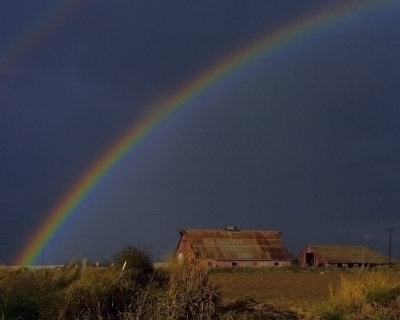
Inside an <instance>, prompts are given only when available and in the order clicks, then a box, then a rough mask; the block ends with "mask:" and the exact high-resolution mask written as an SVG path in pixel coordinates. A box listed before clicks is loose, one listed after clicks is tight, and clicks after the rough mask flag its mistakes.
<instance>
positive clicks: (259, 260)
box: [176, 227, 292, 268]
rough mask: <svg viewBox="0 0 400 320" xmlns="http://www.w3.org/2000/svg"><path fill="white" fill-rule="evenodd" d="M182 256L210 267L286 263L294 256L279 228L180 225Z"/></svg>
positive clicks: (180, 252)
mask: <svg viewBox="0 0 400 320" xmlns="http://www.w3.org/2000/svg"><path fill="white" fill-rule="evenodd" d="M178 231H179V234H180V240H179V243H178V247H177V250H176V257H177V259H178V260H183V259H185V258H186V259H188V260H189V261H191V262H193V263H199V264H202V265H204V266H208V267H210V268H232V267H233V268H235V267H273V266H276V267H282V266H290V265H291V260H292V259H291V257H290V254H289V252H288V250H287V249H286V246H285V244H284V242H283V240H282V236H281V233H280V232H278V231H263V230H240V229H239V228H238V227H225V229H212V230H207V229H180V230H178Z"/></svg>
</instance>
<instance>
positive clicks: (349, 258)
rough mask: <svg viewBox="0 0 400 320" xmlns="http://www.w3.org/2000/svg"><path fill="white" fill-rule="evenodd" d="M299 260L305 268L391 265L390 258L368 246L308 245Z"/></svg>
mask: <svg viewBox="0 0 400 320" xmlns="http://www.w3.org/2000/svg"><path fill="white" fill-rule="evenodd" d="M298 260H299V263H300V265H301V266H303V267H304V266H311V267H338V268H342V267H343V268H354V267H363V266H378V265H385V264H388V263H389V257H387V256H385V255H384V254H382V253H380V252H378V251H375V250H373V249H371V248H370V247H368V246H331V245H307V246H306V247H305V248H304V249H303V250H302V251H301V252H300V254H299V256H298Z"/></svg>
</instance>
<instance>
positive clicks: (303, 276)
mask: <svg viewBox="0 0 400 320" xmlns="http://www.w3.org/2000/svg"><path fill="white" fill-rule="evenodd" d="M341 274H342V272H340V271H329V270H328V271H298V272H295V271H293V270H274V271H271V270H254V271H251V272H243V271H240V270H238V271H232V272H227V271H216V272H211V273H210V274H209V279H210V281H211V282H213V283H215V284H217V285H218V287H219V288H220V290H221V291H222V296H223V299H224V300H225V301H226V302H232V301H235V300H240V299H247V298H250V299H254V300H257V301H262V302H267V303H272V304H277V305H279V306H283V307H285V308H288V309H291V310H293V311H297V312H299V313H301V314H304V315H308V314H310V312H311V311H312V310H313V309H314V308H315V307H316V306H317V305H318V304H319V303H321V302H323V301H326V300H328V299H329V290H330V288H332V289H335V288H337V287H338V286H339V283H340V275H341Z"/></svg>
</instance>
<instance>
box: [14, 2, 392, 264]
mask: <svg viewBox="0 0 400 320" xmlns="http://www.w3.org/2000/svg"><path fill="white" fill-rule="evenodd" d="M388 2H391V1H389V0H388V1H382V0H377V1H366V0H361V1H360V0H357V1H346V2H343V3H340V4H336V5H334V6H331V7H329V8H326V9H324V10H322V11H318V12H312V13H310V14H308V15H305V16H302V17H300V18H298V19H296V20H293V21H292V22H290V23H289V24H285V25H284V26H282V27H280V28H277V29H276V30H274V31H273V32H268V33H267V34H265V35H263V36H261V37H260V38H258V39H257V40H255V41H254V42H252V43H250V44H249V45H247V46H246V47H244V48H243V49H240V50H238V51H236V52H233V53H232V54H230V55H228V56H227V57H225V58H224V59H222V60H220V61H218V62H217V63H215V64H214V65H213V66H212V67H210V68H209V69H208V70H206V71H204V72H202V73H200V74H199V75H197V77H195V78H193V79H192V80H191V81H190V82H188V83H187V84H185V85H183V86H182V87H180V88H179V89H178V90H176V91H175V92H174V93H172V94H171V95H170V96H169V97H168V98H167V99H166V100H165V101H163V102H162V103H159V104H158V105H157V106H156V107H155V108H154V109H153V111H152V112H151V113H150V114H148V115H147V116H145V117H143V118H142V119H141V120H140V121H137V122H135V123H134V124H133V125H132V126H131V127H130V128H129V129H128V130H127V131H126V132H125V133H124V134H123V135H122V136H121V137H120V138H119V139H117V140H116V142H115V143H114V144H112V145H111V147H110V148H108V149H107V150H106V151H105V152H104V153H103V154H102V155H101V156H100V157H99V158H98V160H97V161H95V162H94V163H93V164H92V165H91V166H90V170H88V171H87V172H86V173H85V174H84V175H82V176H81V177H79V178H78V179H77V181H76V183H75V184H73V185H72V186H71V188H70V189H69V190H68V191H67V192H66V193H65V194H64V196H63V197H62V198H61V199H60V200H59V201H58V203H56V205H55V206H54V207H53V208H51V210H50V211H49V212H48V213H47V215H46V217H45V219H44V220H43V221H42V223H41V224H40V226H39V228H38V229H37V230H35V232H34V233H33V234H32V236H31V237H30V238H29V240H28V242H27V243H26V246H25V247H24V248H23V250H22V251H21V252H20V253H19V254H18V256H17V257H16V259H15V264H16V265H30V264H34V263H35V262H36V261H37V259H38V257H39V256H40V254H41V251H42V248H43V247H44V246H45V245H46V244H47V243H49V242H50V241H51V240H52V238H53V237H54V235H55V234H56V232H57V231H58V230H59V229H60V227H61V226H62V225H63V224H64V222H65V221H66V219H67V218H68V217H69V216H70V215H71V214H73V212H74V210H75V209H76V208H77V207H78V206H79V205H80V203H81V202H82V201H83V199H84V198H85V197H86V196H87V195H88V194H89V193H90V192H91V191H92V190H93V189H94V188H95V187H96V185H97V184H98V183H99V181H100V180H101V179H102V178H103V177H104V176H105V175H107V173H108V172H110V170H111V169H112V168H113V167H114V166H115V165H116V163H118V161H120V160H121V158H122V157H124V155H126V154H127V153H128V152H129V151H130V150H132V149H133V148H135V146H136V145H137V144H138V143H139V142H140V141H141V140H143V139H144V138H145V137H146V136H147V135H148V134H149V132H151V131H152V130H153V129H154V128H155V127H157V126H158V125H159V124H160V123H161V122H162V121H163V120H164V119H166V118H167V117H170V116H171V115H172V114H173V113H174V112H176V111H177V110H179V109H180V108H182V107H183V106H184V105H185V104H186V103H187V102H188V101H190V100H192V99H194V98H195V97H196V96H198V95H199V93H201V92H203V91H204V90H206V89H207V88H210V87H211V86H212V85H213V84H215V83H216V82H218V81H219V80H221V79H222V78H224V77H227V76H228V75H229V74H231V73H233V71H235V70H237V69H238V68H240V67H242V66H244V65H245V64H246V62H250V61H251V60H252V59H254V58H256V57H258V56H261V55H264V54H268V53H270V52H271V51H273V50H274V49H276V48H279V47H281V46H282V45H284V44H285V43H287V42H289V41H290V40H292V39H294V38H298V37H299V36H301V35H303V34H306V33H307V32H308V31H310V30H313V29H315V28H318V27H322V26H325V25H327V24H329V22H332V21H336V20H338V19H339V18H341V17H345V16H347V15H351V14H353V13H356V12H359V11H360V10H364V9H368V8H373V7H375V6H377V5H378V4H379V5H381V4H383V3H388Z"/></svg>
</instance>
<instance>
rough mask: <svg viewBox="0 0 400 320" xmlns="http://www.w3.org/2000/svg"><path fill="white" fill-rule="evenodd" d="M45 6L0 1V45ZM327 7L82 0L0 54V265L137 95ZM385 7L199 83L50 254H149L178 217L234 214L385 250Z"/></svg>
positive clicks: (394, 157) (132, 108) (293, 245)
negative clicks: (21, 52)
mask: <svg viewBox="0 0 400 320" xmlns="http://www.w3.org/2000/svg"><path fill="white" fill-rule="evenodd" d="M46 3H47V2H46V1H41V2H40V4H41V5H40V6H39V5H37V6H35V5H33V4H31V5H26V3H23V2H22V1H15V2H13V4H7V5H6V4H1V5H0V9H3V10H0V12H2V15H1V17H3V16H4V19H0V26H1V28H2V30H6V32H4V33H2V34H1V35H0V44H1V45H2V46H4V44H6V43H8V42H9V41H10V39H11V38H12V37H13V35H14V36H15V34H18V30H20V28H23V27H24V26H26V25H27V24H29V22H28V21H30V19H31V18H33V17H35V16H37V14H38V13H39V12H40V10H41V9H40V8H44V7H45V6H46ZM329 3H331V1H307V3H304V2H303V3H299V2H298V1H290V2H279V3H277V2H258V3H254V4H252V5H249V4H248V3H247V2H246V3H245V2H235V3H232V2H231V1H219V2H214V1H209V2H207V3H204V2H196V3H189V2H186V1H174V2H172V3H171V2H169V3H168V4H166V3H164V2H161V1H146V2H143V3H140V2H139V3H138V2H131V1H116V2H113V3H110V2H107V1H96V2H86V3H85V4H83V5H82V6H81V7H80V8H79V9H78V10H75V11H73V12H70V14H69V16H68V18H67V19H65V20H64V21H63V22H62V23H59V24H56V25H55V26H54V29H53V30H52V32H49V33H48V34H47V36H46V37H45V38H43V39H40V41H38V42H37V44H36V46H35V47H34V48H33V49H32V50H31V51H30V52H29V54H27V55H25V56H23V59H21V61H18V63H15V62H14V61H13V65H12V66H11V67H10V66H7V65H6V66H4V65H2V66H1V69H0V74H1V75H2V77H1V79H2V80H0V104H1V111H0V112H1V114H2V116H1V117H0V133H1V135H0V147H1V153H2V157H1V167H0V177H1V182H0V189H1V197H0V210H1V212H2V214H1V217H0V225H1V238H0V241H1V246H0V250H1V251H0V261H2V260H3V261H6V260H8V261H9V259H10V258H11V257H12V256H13V255H15V252H16V251H17V250H19V248H20V247H21V246H22V244H23V243H24V241H26V239H27V237H28V235H29V234H31V233H32V232H33V231H34V230H35V229H36V228H37V226H38V225H39V224H40V222H41V221H42V219H43V217H44V215H45V213H46V212H47V211H48V209H49V208H50V207H51V206H52V205H53V204H54V203H55V202H56V201H57V199H59V197H60V196H61V195H62V194H63V193H64V192H65V191H66V190H67V189H68V187H69V186H71V184H72V183H73V182H74V181H75V180H76V179H77V177H79V176H80V175H81V174H82V173H83V172H85V170H87V168H88V166H89V165H90V163H91V162H92V161H93V160H94V159H96V158H97V157H98V156H99V154H101V152H103V150H105V149H106V148H107V146H108V145H110V144H111V143H112V142H113V141H115V139H116V137H118V136H119V135H120V134H121V133H122V132H123V131H124V130H125V129H126V128H127V127H128V126H129V125H130V124H131V123H132V122H133V121H134V120H135V119H137V118H138V116H139V115H140V114H141V113H142V112H144V110H145V109H146V107H147V106H148V103H149V102H152V101H154V100H157V99H162V98H164V97H166V96H168V95H169V94H170V93H171V92H172V91H173V90H174V89H175V88H177V87H178V86H180V85H181V84H182V83H185V82H187V81H189V80H190V79H192V78H193V77H194V76H195V75H196V74H197V73H198V72H199V71H202V70H204V69H206V68H207V67H209V66H210V65H212V64H213V63H214V62H215V61H218V59H220V58H221V57H223V56H225V55H227V54H229V53H231V52H232V51H233V50H235V49H237V48H240V47H243V46H244V45H246V44H247V43H248V42H249V41H251V40H252V39H255V38H257V37H258V36H259V35H261V34H264V33H265V32H266V31H268V30H272V29H273V28H275V27H276V26H279V25H282V24H284V23H285V21H290V20H291V19H293V17H296V16H298V15H301V14H302V13H304V12H309V11H310V10H316V9H318V8H320V7H323V6H326V5H328V4H329ZM398 13H399V6H398V4H397V3H394V4H393V5H391V6H388V7H385V6H382V7H376V8H374V9H373V10H370V11H368V12H364V13H358V14H351V15H349V16H347V17H345V18H343V19H341V20H337V21H336V22H332V23H330V24H329V25H326V26H325V27H324V28H317V29H314V30H312V31H311V32H309V33H308V34H307V35H305V36H301V37H299V38H298V39H294V40H293V41H291V42H290V43H288V44H286V45H285V46H282V47H281V48H279V49H278V50H276V51H274V52H273V53H271V54H270V55H268V56H265V57H260V58H259V59H258V60H256V61H254V62H253V63H250V64H249V65H248V66H246V67H245V68H244V69H241V70H238V71H237V72H236V73H234V74H232V76H231V77H229V78H227V79H224V80H223V81H221V82H219V83H218V84H216V85H214V86H213V87H212V88H211V89H210V90H209V91H205V92H204V93H203V94H202V95H201V96H200V97H198V98H196V99H195V100H194V101H192V102H190V103H188V104H187V106H185V107H184V108H183V109H182V110H181V111H180V112H178V113H177V114H175V115H174V116H172V117H171V118H169V119H167V120H166V121H165V122H164V123H163V124H162V125H161V126H160V127H158V128H157V129H155V130H154V131H153V132H152V134H151V135H150V136H149V137H147V138H146V139H145V140H144V141H143V142H142V143H141V144H139V145H138V147H136V148H135V149H134V150H133V151H132V152H131V153H129V154H128V155H127V157H126V158H124V159H123V160H122V161H121V162H120V163H118V165H117V167H116V168H115V169H114V170H113V171H112V172H111V173H110V174H109V175H108V176H107V177H106V178H105V179H104V180H103V181H102V182H101V183H100V184H99V186H98V187H97V188H96V189H95V190H93V192H92V193H91V194H90V195H89V196H88V198H87V199H86V200H85V201H84V203H83V204H82V205H81V206H80V207H79V208H78V209H77V210H76V212H75V213H74V215H72V216H71V218H70V219H69V220H68V221H67V223H66V224H65V226H64V227H63V228H62V229H61V230H60V232H59V234H57V236H56V237H55V239H54V241H53V242H52V243H51V244H49V245H48V247H47V248H46V259H49V260H53V261H65V260H66V259H68V258H70V257H72V256H74V255H78V256H88V257H89V258H104V257H107V256H110V255H111V254H112V252H113V251H115V250H118V249H119V248H120V247H121V246H123V245H124V244H126V243H130V244H134V245H140V246H147V247H149V248H150V249H151V250H153V252H155V254H156V255H157V256H161V255H163V254H165V253H166V252H168V251H169V250H173V249H174V246H175V241H176V229H177V228H178V227H223V226H224V225H231V224H237V225H239V226H241V227H243V228H246V227H248V228H267V229H268V228H274V229H275V228H276V229H279V230H281V231H283V234H284V236H285V239H287V241H288V245H289V247H290V250H291V251H293V252H296V250H298V249H300V247H301V246H303V245H305V244H306V243H309V242H325V243H327V242H330V243H354V244H363V243H367V244H371V245H373V246H375V247H377V248H378V249H380V250H386V249H385V248H386V247H385V245H386V236H387V235H386V234H385V232H384V230H385V229H386V228H387V227H389V226H394V227H395V228H397V226H398V223H399V219H398V218H397V216H398V214H397V212H398V211H399V209H400V203H399V200H398V199H399V197H398V195H399V192H400V187H399V186H400V167H399V163H400V161H399V160H400V159H399V158H400V150H399V144H398V141H399V135H400V128H399V123H400V122H399V118H400V114H399V113H400V111H399V110H400V109H399V107H398V103H399V101H400V99H399V98H400V97H399V94H400V93H399V91H398V90H397V88H398V85H399V80H398V79H399V75H400V64H399V62H398V54H399V52H400V47H399V46H400V45H399V44H400V41H399V39H400V28H398V22H397V20H398V19H397V17H398ZM16 21H17V22H18V23H17V22H16ZM155 235H156V236H155ZM394 237H396V235H395V232H394ZM397 255H399V252H398V251H397Z"/></svg>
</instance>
